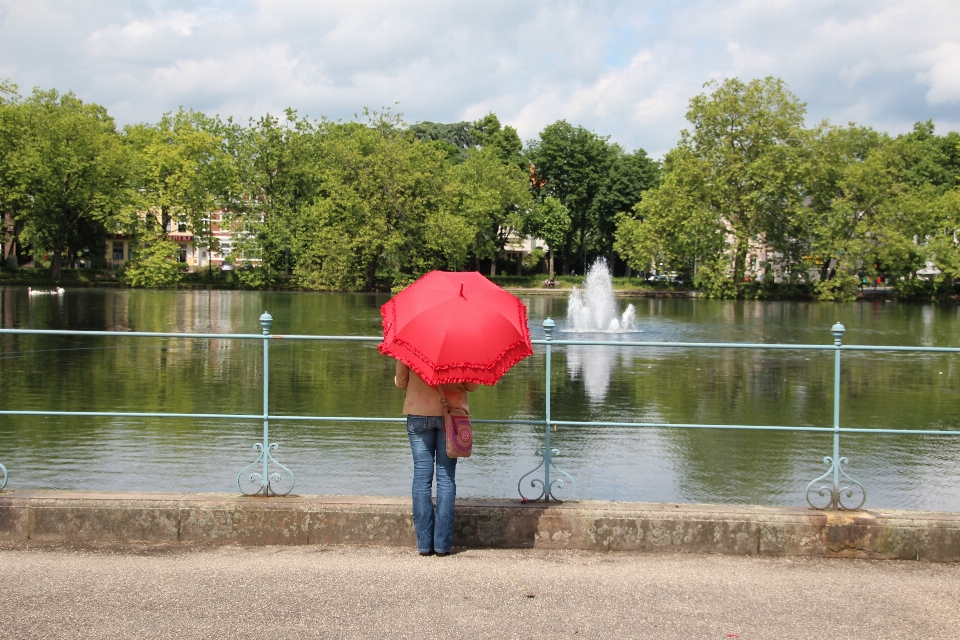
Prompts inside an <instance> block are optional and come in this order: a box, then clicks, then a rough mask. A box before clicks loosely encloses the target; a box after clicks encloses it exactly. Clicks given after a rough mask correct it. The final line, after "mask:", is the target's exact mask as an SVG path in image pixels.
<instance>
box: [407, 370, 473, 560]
mask: <svg viewBox="0 0 960 640" xmlns="http://www.w3.org/2000/svg"><path fill="white" fill-rule="evenodd" d="M393 381H394V384H396V385H397V387H399V388H400V389H404V390H405V391H406V396H405V397H404V400H403V413H405V414H406V415H407V436H408V437H409V439H410V449H411V451H412V452H413V487H412V494H413V526H414V529H415V530H416V532H417V550H418V551H419V552H420V555H422V556H429V555H433V554H434V553H436V554H437V555H438V556H445V555H447V554H449V553H450V549H451V548H452V547H453V515H454V503H455V501H456V498H457V483H456V472H457V459H456V458H451V457H449V456H448V455H447V445H446V438H445V434H444V430H443V406H442V404H441V402H440V395H441V394H443V396H444V397H445V398H446V401H447V406H448V407H449V409H450V410H451V411H453V412H454V413H458V412H459V411H458V410H462V411H463V412H467V413H468V412H469V410H470V409H469V406H468V404H467V392H470V391H475V390H476V389H477V387H478V386H480V385H478V384H477V383H475V382H466V383H462V382H455V383H447V384H441V385H439V386H436V387H431V386H430V385H428V384H427V383H426V382H424V381H423V379H421V378H420V376H418V375H417V373H416V372H415V371H411V370H410V368H409V367H408V366H407V365H405V364H404V363H402V362H400V361H399V360H397V369H396V375H395V376H394V379H393ZM434 470H436V476H437V504H436V508H434V504H433V500H432V499H431V498H432V493H433V491H432V489H433V476H434Z"/></svg>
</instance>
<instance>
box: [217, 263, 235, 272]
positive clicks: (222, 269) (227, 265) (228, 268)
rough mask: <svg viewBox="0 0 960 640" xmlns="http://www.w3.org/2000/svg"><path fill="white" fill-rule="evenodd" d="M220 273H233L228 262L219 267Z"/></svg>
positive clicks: (231, 266)
mask: <svg viewBox="0 0 960 640" xmlns="http://www.w3.org/2000/svg"><path fill="white" fill-rule="evenodd" d="M220 271H233V265H232V264H230V263H229V262H224V263H223V264H221V265H220Z"/></svg>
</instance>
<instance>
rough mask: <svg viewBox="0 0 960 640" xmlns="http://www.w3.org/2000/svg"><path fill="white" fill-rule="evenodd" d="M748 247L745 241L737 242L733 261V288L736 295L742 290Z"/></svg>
mask: <svg viewBox="0 0 960 640" xmlns="http://www.w3.org/2000/svg"><path fill="white" fill-rule="evenodd" d="M749 249H750V245H749V243H748V242H747V241H746V240H737V244H736V254H735V255H734V261H733V286H734V290H735V291H736V292H737V294H739V293H740V291H741V290H743V276H744V275H745V274H746V271H747V252H748V250H749Z"/></svg>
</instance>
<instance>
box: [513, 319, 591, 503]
mask: <svg viewBox="0 0 960 640" xmlns="http://www.w3.org/2000/svg"><path fill="white" fill-rule="evenodd" d="M556 326H557V325H556V323H555V322H554V321H553V319H552V318H547V319H546V320H544V321H543V333H544V336H545V337H546V341H547V364H546V375H547V380H546V401H545V403H546V406H545V410H544V427H545V429H544V439H543V449H537V451H536V453H535V454H534V455H538V456H541V460H540V464H539V465H537V466H536V467H534V468H533V469H532V470H531V471H528V472H527V473H525V474H523V475H522V476H520V480H519V481H518V482H517V492H518V493H519V494H520V497H521V498H523V501H524V502H529V501H535V500H539V499H540V498H543V499H544V500H545V501H550V500H556V501H557V502H562V500H559V499H558V498H557V497H556V496H555V495H553V487H554V486H557V487H559V488H562V487H563V478H556V479H555V480H551V479H550V469H551V467H552V468H553V469H555V470H556V471H558V472H559V473H561V474H563V475H564V476H566V477H567V478H568V479H569V480H570V483H571V484H572V485H573V490H572V492H571V493H570V496H569V497H568V498H566V499H567V500H569V499H571V498H573V496H574V494H576V492H577V483H576V481H575V480H574V479H573V476H571V475H570V474H569V473H567V472H566V471H564V470H563V469H561V468H560V467H558V466H557V465H556V464H554V462H553V456H554V455H558V454H559V453H560V450H559V449H553V448H551V447H550V427H551V425H552V422H551V416H550V379H551V371H552V368H551V367H552V363H551V358H552V355H553V349H552V346H551V341H552V340H553V329H554V327H556ZM541 467H543V479H542V480H541V479H540V478H533V479H532V480H531V481H530V486H531V487H536V486H537V485H540V488H541V492H540V495H539V496H537V497H535V498H528V497H527V496H525V495H523V491H522V490H521V488H520V487H521V485H522V484H523V480H524V478H526V477H527V476H529V475H532V474H533V473H534V472H536V471H537V470H538V469H540V468H541Z"/></svg>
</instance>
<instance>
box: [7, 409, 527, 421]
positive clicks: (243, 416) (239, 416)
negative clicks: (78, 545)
mask: <svg viewBox="0 0 960 640" xmlns="http://www.w3.org/2000/svg"><path fill="white" fill-rule="evenodd" d="M0 415H5V416H65V417H105V418H200V419H217V420H223V419H227V420H263V419H264V416H263V414H252V413H249V414H247V413H157V412H149V413H148V412H142V411H140V412H126V411H6V410H0ZM266 418H267V419H268V420H287V421H311V422H406V420H407V419H406V418H405V417H398V418H368V417H362V416H275V415H270V416H266ZM472 422H474V423H481V424H513V425H523V424H536V425H539V424H543V420H542V419H541V420H537V419H532V420H473V421H472Z"/></svg>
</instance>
